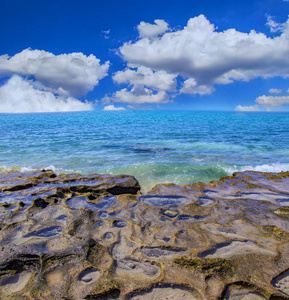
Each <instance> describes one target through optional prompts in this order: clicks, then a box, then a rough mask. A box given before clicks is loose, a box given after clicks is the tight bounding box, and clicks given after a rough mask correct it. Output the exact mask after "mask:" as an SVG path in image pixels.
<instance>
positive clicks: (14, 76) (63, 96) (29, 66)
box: [0, 49, 109, 112]
mask: <svg viewBox="0 0 289 300" xmlns="http://www.w3.org/2000/svg"><path fill="white" fill-rule="evenodd" d="M108 68H109V62H106V63H104V64H100V60H99V59H97V58H96V57H95V56H94V55H89V56H86V55H84V54H83V53H68V54H60V55H54V54H52V53H50V52H46V51H43V50H31V49H25V50H23V51H22V52H20V53H17V54H15V55H14V56H12V57H9V56H8V55H2V56H0V78H6V77H11V79H10V80H9V81H8V82H7V83H5V84H4V86H2V87H1V91H2V98H1V99H0V105H1V110H0V111H1V112H4V111H5V112H14V111H13V107H14V109H15V105H16V103H17V101H18V102H19V107H21V108H22V111H23V112H24V111H25V112H28V111H31V112H32V111H33V112H34V111H38V112H40V111H43V112H46V111H64V110H77V108H78V109H79V110H88V109H91V107H92V106H91V105H90V104H85V103H83V102H81V101H79V100H77V99H76V97H82V96H86V94H87V93H88V92H90V91H92V90H93V89H94V87H95V86H96V85H98V83H99V80H101V79H102V78H104V77H105V76H107V71H108ZM19 76H21V77H25V79H21V78H20V77H19ZM16 82H18V83H19V87H18V88H17V94H16V92H15V90H11V91H10V90H9V89H12V88H15V83H16ZM32 83H33V84H32ZM8 95H10V97H11V98H10V99H9V98H7V97H8ZM28 95H30V97H31V98H30V99H28ZM17 99H18V100H17ZM9 101H11V103H9ZM21 101H23V102H21ZM3 103H6V106H5V107H3ZM32 103H33V105H35V107H34V108H33V107H32ZM24 104H25V105H24ZM61 105H63V106H64V107H63V108H62V107H61ZM9 107H10V108H11V109H12V110H11V111H7V110H8V108H9ZM26 107H29V109H28V108H26Z"/></svg>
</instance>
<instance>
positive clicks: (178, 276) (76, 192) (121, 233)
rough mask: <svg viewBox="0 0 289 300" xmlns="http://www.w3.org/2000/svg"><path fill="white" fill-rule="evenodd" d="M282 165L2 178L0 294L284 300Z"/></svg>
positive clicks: (287, 223)
mask: <svg viewBox="0 0 289 300" xmlns="http://www.w3.org/2000/svg"><path fill="white" fill-rule="evenodd" d="M288 270H289V173H288V172H283V173H259V172H249V171H247V172H238V173H235V174H234V175H233V176H228V177H224V178H221V179H220V180H219V181H214V182H211V183H208V184H205V183H195V184H191V185H185V186H180V185H175V184H164V185H157V186H156V187H155V188H153V189H152V190H151V191H150V192H149V193H147V194H146V195H142V194H141V192H140V186H139V184H138V182H137V180H136V179H134V178H133V177H131V176H126V175H119V176H110V175H78V174H62V175H58V176H57V175H56V174H54V173H53V172H52V171H50V170H46V171H45V170H43V171H39V172H28V173H21V172H7V173H2V174H0V299H4V300H5V299H29V300H30V299H62V298H63V299H198V300H201V299H204V300H206V299H209V300H210V299H227V300H228V299H236V300H237V299H244V300H245V299H256V300H257V299H260V300H261V299H272V300H273V299H289V271H288Z"/></svg>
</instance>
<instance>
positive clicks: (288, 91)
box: [287, 0, 289, 93]
mask: <svg viewBox="0 0 289 300" xmlns="http://www.w3.org/2000/svg"><path fill="white" fill-rule="evenodd" d="M288 1H289V0H288ZM287 93H289V89H288V90H287Z"/></svg>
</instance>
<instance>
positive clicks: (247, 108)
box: [235, 105, 260, 111]
mask: <svg viewBox="0 0 289 300" xmlns="http://www.w3.org/2000/svg"><path fill="white" fill-rule="evenodd" d="M235 110H236V111H260V107H259V106H258V105H252V106H242V105H238V106H237V107H236V108H235Z"/></svg>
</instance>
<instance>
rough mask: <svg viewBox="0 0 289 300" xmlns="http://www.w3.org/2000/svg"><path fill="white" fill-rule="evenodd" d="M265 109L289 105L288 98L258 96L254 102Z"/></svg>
mask: <svg viewBox="0 0 289 300" xmlns="http://www.w3.org/2000/svg"><path fill="white" fill-rule="evenodd" d="M255 101H256V102H257V103H259V104H260V105H263V106H265V107H267V108H270V107H276V106H281V105H283V104H289V96H265V95H263V96H260V97H258V98H257V99H256V100H255Z"/></svg>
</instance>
